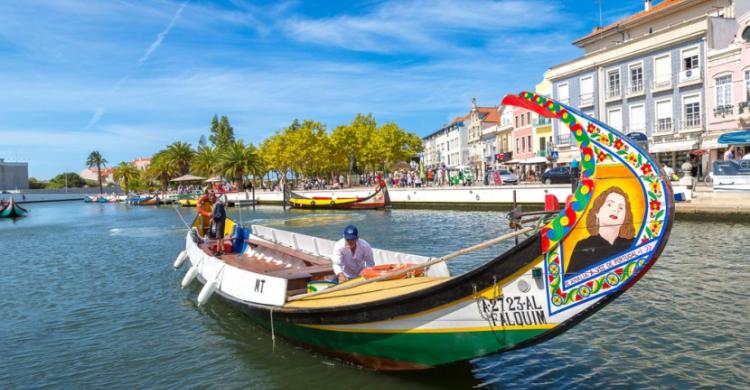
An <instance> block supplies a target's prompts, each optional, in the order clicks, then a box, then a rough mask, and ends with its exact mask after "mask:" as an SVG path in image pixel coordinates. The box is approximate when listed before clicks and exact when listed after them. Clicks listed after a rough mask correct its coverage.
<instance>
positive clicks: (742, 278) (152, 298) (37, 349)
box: [0, 202, 750, 389]
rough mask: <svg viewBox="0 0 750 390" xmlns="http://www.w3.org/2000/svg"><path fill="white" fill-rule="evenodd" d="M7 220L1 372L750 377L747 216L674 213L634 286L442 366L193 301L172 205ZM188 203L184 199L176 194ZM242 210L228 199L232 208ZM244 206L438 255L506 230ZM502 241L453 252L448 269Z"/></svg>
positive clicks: (716, 383) (465, 215) (431, 216)
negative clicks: (389, 366) (411, 362)
mask: <svg viewBox="0 0 750 390" xmlns="http://www.w3.org/2000/svg"><path fill="white" fill-rule="evenodd" d="M29 208H30V209H31V216H30V217H28V218H26V219H22V220H18V221H16V222H12V221H10V220H0V248H2V251H3V254H2V255H0V259H2V260H0V264H1V266H2V271H1V272H0V302H2V309H3V313H2V317H0V318H2V319H1V320H0V387H2V388H205V387H218V388H227V389H229V388H358V389H379V388H386V387H394V386H399V387H413V388H433V387H443V388H470V387H485V386H486V387H496V388H529V387H542V386H544V387H560V386H564V387H566V388H588V387H593V386H615V387H639V388H640V387H658V388H688V387H690V388H693V387H698V386H708V387H720V388H728V387H734V388H745V389H746V388H748V387H750V374H748V372H749V371H748V369H747V367H748V366H749V365H750V347H748V346H749V345H750V330H749V329H750V310H749V309H750V305H749V304H748V298H749V297H748V293H747V291H748V290H747V287H746V282H747V280H750V259H749V258H748V257H747V253H748V249H747V248H748V242H750V225H743V224H735V223H725V222H724V223H718V222H717V223H712V222H693V221H678V222H677V223H676V224H675V226H674V229H673V231H672V238H671V239H670V243H669V246H668V247H667V249H666V250H665V252H664V254H663V255H662V257H661V259H659V261H658V262H657V264H656V265H655V266H654V268H653V269H652V270H651V271H650V272H649V274H648V275H647V276H646V277H645V278H644V279H643V280H641V281H640V282H639V283H638V284H637V285H636V286H635V287H633V288H632V289H631V290H629V291H628V292H627V293H625V294H624V295H623V296H621V297H620V298H619V299H617V300H616V301H615V302H614V303H612V304H610V305H608V306H607V307H605V308H604V309H603V310H601V311H600V312H598V313H596V314H595V315H594V316H592V317H591V318H589V319H587V320H586V321H584V322H582V323H581V324H579V325H577V326H576V327H574V328H573V329H571V330H570V331H568V332H566V333H565V334H563V335H561V336H559V337H557V338H555V339H553V340H550V341H547V342H545V343H543V344H541V345H538V346H535V347H531V348H527V349H523V350H520V351H514V352H508V353H505V354H500V355H494V356H489V357H485V358H480V359H476V360H474V361H471V362H467V363H464V364H457V365H453V366H449V367H445V368H441V369H437V370H429V371H421V372H412V373H395V374H394V373H375V372H370V371H366V370H363V369H360V368H357V367H355V366H352V365H349V364H346V363H343V362H341V361H338V360H336V359H332V358H328V357H325V356H321V355H318V354H315V353H313V352H310V351H307V350H304V349H300V348H297V347H295V346H294V345H291V344H289V343H287V342H285V341H283V340H277V341H276V343H275V346H274V345H273V344H272V342H271V339H270V335H269V334H268V333H267V332H266V331H264V330H263V329H261V328H259V327H257V326H255V325H254V324H253V323H252V322H251V321H250V320H249V319H247V318H245V317H243V315H241V314H240V313H238V312H236V311H234V310H233V309H231V308H230V307H229V306H227V305H224V304H223V303H221V302H219V301H217V300H212V301H211V302H209V304H207V305H206V306H205V307H203V308H198V307H197V306H196V304H195V298H196V296H197V293H198V286H197V285H193V286H191V287H190V288H186V289H184V290H182V289H180V286H179V284H180V279H181V277H182V273H183V272H184V269H183V270H181V271H174V270H173V269H172V267H171V264H172V262H173V261H174V258H175V256H176V255H177V253H179V252H180V250H181V249H182V248H183V246H184V233H185V228H184V225H183V223H182V222H181V220H180V218H179V217H178V215H177V213H176V212H175V210H174V209H173V208H170V207H163V208H151V207H140V208H139V207H127V206H124V205H112V204H84V203H78V202H75V203H70V202H68V203H49V204H32V205H29ZM181 211H182V212H183V213H185V214H186V217H187V213H189V211H188V210H187V209H182V210H181ZM232 213H234V214H235V217H239V215H238V214H237V210H232ZM242 218H243V220H244V221H245V222H246V223H248V222H250V223H260V224H265V225H270V226H274V227H279V228H284V229H288V230H294V231H299V232H303V233H308V234H315V235H319V236H323V237H327V238H331V239H335V238H337V237H338V236H339V234H340V231H341V229H342V227H343V226H345V225H346V224H348V223H350V222H352V221H354V222H355V223H356V224H357V225H358V226H359V227H360V232H361V235H362V236H363V238H365V239H367V240H368V241H370V243H372V244H373V245H374V246H378V247H383V248H388V249H394V250H399V251H406V252H413V253H419V254H425V255H441V254H446V253H448V252H451V251H453V250H456V249H459V248H461V247H463V246H467V245H469V244H472V243H476V242H479V241H482V240H483V239H488V238H491V237H494V236H496V235H498V234H501V233H502V232H504V231H506V227H505V226H506V222H505V219H504V213H502V212H487V211H482V212H469V211H445V210H441V211H432V210H393V211H390V212H381V211H358V212H304V211H286V212H285V211H283V210H282V209H281V208H280V207H270V206H269V207H259V208H258V209H257V210H256V211H255V212H253V211H251V210H250V209H243V212H242ZM500 250H502V247H499V248H493V249H490V250H485V251H483V252H478V253H475V254H473V255H471V256H465V257H463V258H459V259H456V260H455V261H454V262H452V263H451V264H450V268H451V271H452V272H453V273H454V274H457V273H461V272H464V271H466V270H468V269H470V268H472V267H474V266H476V265H477V264H479V263H481V262H483V261H486V260H487V259H489V258H491V256H492V255H493V253H496V252H498V251H500Z"/></svg>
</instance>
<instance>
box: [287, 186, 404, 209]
mask: <svg viewBox="0 0 750 390" xmlns="http://www.w3.org/2000/svg"><path fill="white" fill-rule="evenodd" d="M286 198H287V201H288V202H289V205H290V206H292V207H295V208H302V209H381V208H386V207H390V206H391V200H390V197H389V196H388V188H387V187H386V186H380V185H378V187H377V188H376V189H375V192H373V193H372V194H371V195H369V196H365V197H356V196H343V197H333V196H331V197H328V196H315V197H307V196H304V195H300V194H298V193H296V192H293V191H288V193H287V195H286Z"/></svg>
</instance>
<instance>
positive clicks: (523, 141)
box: [521, 137, 526, 152]
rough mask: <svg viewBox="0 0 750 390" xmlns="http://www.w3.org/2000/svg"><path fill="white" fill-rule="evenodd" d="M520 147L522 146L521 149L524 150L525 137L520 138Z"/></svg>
mask: <svg viewBox="0 0 750 390" xmlns="http://www.w3.org/2000/svg"><path fill="white" fill-rule="evenodd" d="M521 147H522V148H523V151H524V152H525V151H526V137H522V138H521Z"/></svg>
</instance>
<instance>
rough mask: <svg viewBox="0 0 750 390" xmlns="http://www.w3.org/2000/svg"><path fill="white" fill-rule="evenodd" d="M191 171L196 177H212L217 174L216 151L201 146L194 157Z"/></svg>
mask: <svg viewBox="0 0 750 390" xmlns="http://www.w3.org/2000/svg"><path fill="white" fill-rule="evenodd" d="M190 170H191V171H192V173H193V174H194V175H198V176H205V177H210V176H213V175H215V174H216V173H217V172H216V171H217V167H216V149H214V148H212V147H210V146H199V147H198V150H197V151H196V152H195V156H194V157H193V163H192V165H191V166H190Z"/></svg>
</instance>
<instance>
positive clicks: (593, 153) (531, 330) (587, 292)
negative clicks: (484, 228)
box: [175, 93, 674, 370]
mask: <svg viewBox="0 0 750 390" xmlns="http://www.w3.org/2000/svg"><path fill="white" fill-rule="evenodd" d="M503 104H505V105H514V106H520V107H524V108H527V109H529V110H533V111H534V112H537V113H539V114H540V115H542V116H544V117H548V118H555V119H558V120H561V121H562V122H563V123H564V124H565V125H567V126H568V128H569V129H570V130H571V131H572V133H573V136H574V137H575V139H576V141H577V142H578V145H579V148H580V150H581V160H580V161H581V181H580V184H579V186H578V188H577V190H576V191H575V194H574V195H573V197H572V198H571V199H569V200H568V201H567V203H566V204H565V207H564V208H563V209H562V210H561V211H560V212H559V214H554V215H553V216H552V217H551V218H548V219H547V223H546V224H545V225H543V226H542V227H541V228H540V229H536V230H534V229H532V228H531V227H526V228H523V229H521V230H519V231H516V232H513V233H508V234H507V235H505V236H502V237H498V238H496V239H493V240H490V241H487V242H484V243H480V244H477V245H475V246H474V247H471V248H466V249H462V250H459V251H457V252H455V253H452V254H450V255H447V256H444V257H442V258H429V257H425V256H417V255H413V254H407V253H399V252H391V251H387V250H382V249H375V263H376V264H377V265H384V264H408V265H406V266H403V267H395V268H397V269H400V271H394V272H391V273H388V274H385V275H381V276H378V277H374V278H372V279H369V280H368V279H363V278H357V279H353V280H350V281H347V282H345V283H342V284H339V285H337V286H334V287H330V288H328V289H324V290H319V291H315V288H314V287H315V286H316V284H315V283H316V280H324V279H326V278H327V277H328V276H332V275H333V270H332V268H331V258H330V253H331V250H332V246H333V242H332V241H328V240H325V239H321V238H317V237H312V236H307V235H302V234H298V233H291V232H287V231H283V230H277V229H272V228H269V227H264V226H258V225H253V226H251V227H250V228H240V227H239V226H238V227H236V229H234V226H231V225H233V223H231V222H230V223H228V224H227V227H226V231H225V234H230V232H231V231H232V230H231V229H234V231H235V234H234V239H233V243H232V245H228V244H227V245H226V248H225V252H232V253H231V254H227V255H223V256H214V255H213V254H212V253H213V251H212V250H211V249H209V246H208V245H209V244H205V243H204V238H203V236H202V234H203V233H204V231H203V230H205V229H203V226H200V225H198V220H196V225H195V226H194V227H193V228H192V229H191V230H190V231H189V232H188V234H187V237H186V240H185V246H186V248H185V251H183V252H182V253H181V254H180V255H179V256H178V258H177V260H176V261H175V267H179V266H180V265H181V264H182V263H184V262H188V263H189V264H190V269H189V270H188V271H187V273H186V275H185V276H184V278H183V281H182V284H183V286H185V285H187V284H189V283H191V282H192V281H193V280H194V279H196V278H197V279H198V280H199V281H200V282H202V283H204V286H203V288H202V289H201V292H200V294H199V295H198V303H199V304H203V303H205V302H206V301H207V300H208V299H209V297H211V296H212V295H216V296H217V297H219V298H221V299H222V300H224V301H226V302H228V303H229V304H231V305H232V306H234V307H236V308H237V309H239V310H241V311H243V312H245V313H247V314H248V315H250V317H251V318H253V319H255V320H256V321H257V322H258V323H260V324H261V325H263V326H265V327H267V328H268V329H269V331H270V332H271V333H272V334H273V335H280V336H283V337H285V338H286V339H288V340H290V341H292V342H294V343H298V344H301V345H304V346H307V347H310V348H313V349H315V350H318V351H321V352H323V353H326V354H330V355H333V356H338V357H340V358H342V359H345V360H348V361H351V362H354V363H356V364H360V365H362V366H365V367H367V368H370V369H376V370H410V369H424V368H429V367H435V366H439V365H443V364H447V363H452V362H456V361H462V360H467V359H472V358H475V357H478V356H484V355H488V354H493V353H498V352H502V351H508V350H511V349H517V348H522V347H527V346H530V345H533V344H535V343H538V342H541V341H544V340H547V339H550V338H552V337H554V336H556V335H559V334H561V333H562V332H564V331H566V330H567V329H570V328H571V327H573V326H574V325H575V324H577V323H579V322H581V321H582V320H584V319H585V318H586V317H588V316H590V315H592V314H594V313H595V312H597V311H598V310H599V309H601V308H602V307H604V306H605V305H607V304H608V303H610V302H612V301H613V300H614V299H615V298H617V297H618V296H620V294H622V293H623V292H625V291H626V290H627V289H628V288H630V287H632V286H633V285H634V284H635V283H636V282H637V281H638V280H639V279H640V278H642V277H643V276H644V275H645V274H646V272H647V271H648V270H649V269H650V268H651V267H652V266H653V265H654V263H655V262H656V260H657V258H658V257H659V255H660V253H661V252H662V250H663V249H664V247H665V245H666V243H667V239H668V237H669V233H670V229H671V226H672V221H673V215H674V205H673V198H672V192H671V188H670V184H669V181H668V180H664V178H663V177H662V175H661V174H659V171H658V166H657V165H656V163H655V162H654V161H653V160H652V159H651V157H650V156H649V155H648V154H647V153H646V152H644V151H643V150H641V149H640V148H639V147H638V146H637V145H636V144H635V143H634V142H633V141H631V140H629V139H628V138H627V137H625V136H624V135H622V134H621V133H619V132H617V131H616V130H614V129H612V128H610V127H609V126H607V125H605V124H604V123H601V122H599V121H597V120H595V119H593V118H590V117H588V116H585V115H583V114H582V113H580V112H578V111H576V110H574V109H572V108H570V107H568V106H565V105H563V104H560V103H558V102H555V101H553V100H551V99H548V98H546V97H543V96H537V95H535V94H533V93H522V94H520V95H518V96H506V97H505V99H503ZM521 233H532V234H531V235H530V236H529V237H527V238H525V239H524V240H523V241H522V242H520V243H519V244H518V245H516V246H514V247H512V248H511V249H509V250H507V251H506V252H505V253H499V254H498V255H497V256H496V257H495V258H493V259H489V260H488V261H487V262H486V263H485V264H482V265H480V266H478V267H477V268H475V269H473V270H471V271H469V272H467V273H464V274H462V275H457V276H452V275H450V273H449V271H448V268H447V266H446V261H447V260H449V259H450V258H452V257H455V256H457V255H460V254H463V253H467V252H468V251H471V250H475V249H479V248H486V247H488V246H489V245H491V244H494V243H497V242H499V241H501V240H503V239H506V238H510V237H514V236H518V235H519V234H521ZM416 269H425V270H426V272H425V273H424V274H423V275H421V276H416V275H417V274H418V273H417V274H415V273H414V272H412V271H414V270H416ZM404 276H412V277H404ZM308 287H311V288H310V290H308ZM308 291H310V292H308ZM602 331H605V330H604V329H602Z"/></svg>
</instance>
